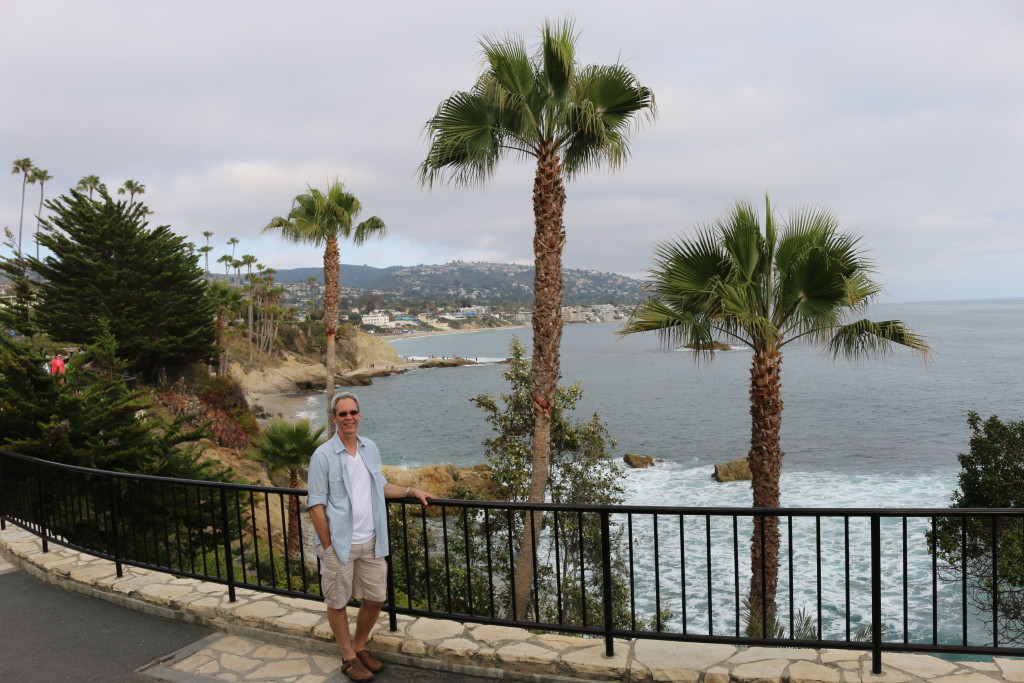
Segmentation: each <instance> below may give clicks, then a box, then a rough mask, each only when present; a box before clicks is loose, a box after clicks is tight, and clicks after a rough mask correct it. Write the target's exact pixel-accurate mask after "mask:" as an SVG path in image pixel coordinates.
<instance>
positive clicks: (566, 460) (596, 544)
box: [470, 338, 628, 623]
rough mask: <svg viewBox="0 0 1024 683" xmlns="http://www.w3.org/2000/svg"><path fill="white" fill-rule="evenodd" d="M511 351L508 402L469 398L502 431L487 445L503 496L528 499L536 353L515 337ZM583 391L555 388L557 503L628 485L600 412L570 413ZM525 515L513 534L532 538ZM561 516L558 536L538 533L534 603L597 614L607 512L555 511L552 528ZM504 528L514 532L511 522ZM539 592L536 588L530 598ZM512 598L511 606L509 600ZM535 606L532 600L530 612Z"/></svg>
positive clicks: (594, 500) (552, 612) (550, 490)
mask: <svg viewBox="0 0 1024 683" xmlns="http://www.w3.org/2000/svg"><path fill="white" fill-rule="evenodd" d="M509 357H510V362H509V365H508V368H507V369H506V370H505V371H504V372H503V373H502V375H503V376H504V377H505V379H506V380H508V382H509V384H510V387H509V391H508V393H506V394H502V396H501V402H502V403H503V404H504V405H501V404H499V402H498V401H497V400H495V398H494V397H493V396H491V395H489V394H481V395H479V396H476V397H475V398H472V399H470V401H471V402H472V403H473V404H474V405H476V406H477V407H478V408H480V409H481V410H482V411H483V412H484V414H485V415H486V419H487V421H488V422H489V423H490V424H491V427H492V429H493V430H494V432H495V436H493V437H490V438H488V439H485V440H484V451H485V452H486V453H487V457H488V460H489V462H490V464H491V467H492V480H493V482H494V483H495V484H496V485H497V486H498V488H499V490H500V491H501V492H502V498H503V499H506V500H509V501H514V502H524V501H527V500H528V499H529V497H530V483H531V476H530V475H531V472H530V469H531V464H532V460H533V450H532V442H533V434H534V432H533V430H534V424H533V423H534V419H535V415H534V411H533V409H532V406H531V401H532V399H531V393H530V361H529V359H527V358H525V349H524V348H523V345H522V344H521V343H520V342H519V339H518V338H513V339H512V342H511V343H510V345H509ZM582 396H583V390H582V389H581V388H580V385H579V383H575V384H573V385H571V386H568V387H566V386H559V387H558V388H557V390H556V392H555V400H554V405H553V409H552V413H551V469H550V472H549V479H548V487H547V497H548V498H549V499H550V501H551V502H553V503H576V504H597V505H617V504H621V503H622V502H623V488H622V485H621V483H620V482H621V479H622V477H623V473H622V471H621V470H620V469H619V468H618V467H617V466H616V465H615V463H614V461H613V460H612V456H611V453H610V451H611V449H612V448H614V447H615V442H614V441H613V440H612V438H611V437H610V436H609V434H608V430H607V429H606V427H605V426H604V424H603V423H602V422H601V420H600V418H599V417H598V416H597V415H596V414H595V415H592V416H591V418H590V419H589V420H588V421H586V422H579V421H576V420H575V419H573V418H572V417H570V415H569V413H571V412H572V411H573V410H574V409H575V407H576V404H577V402H578V401H579V400H580V398H581V397H582ZM520 521H521V523H520V525H519V529H518V530H517V533H516V534H514V538H515V540H516V542H519V543H523V544H529V542H530V540H531V539H530V538H529V537H527V538H523V537H522V536H521V535H520V534H519V533H518V531H521V530H522V529H523V523H525V519H523V517H522V516H520ZM556 524H557V525H558V541H559V542H558V544H554V543H543V542H542V541H541V540H540V539H539V538H538V539H536V541H535V548H534V549H533V550H535V551H536V552H537V553H538V558H537V572H538V576H537V584H538V586H540V588H539V590H538V591H537V597H538V600H537V603H538V604H534V605H532V608H533V609H534V610H535V611H536V612H537V613H539V615H540V616H541V617H542V618H545V619H556V618H557V617H558V611H559V609H561V618H562V619H563V621H565V622H566V623H573V622H574V621H578V622H579V623H582V614H583V611H584V610H586V612H587V613H588V614H590V615H597V614H601V604H602V603H601V598H602V595H603V592H604V589H603V585H602V582H601V572H599V571H592V570H593V569H594V568H596V567H600V566H601V526H600V520H599V517H598V516H597V515H595V514H593V513H587V514H584V515H575V514H571V515H558V516H552V518H551V519H550V520H549V522H548V527H549V531H551V530H553V529H554V525H556ZM503 531H504V532H505V533H507V532H508V530H507V529H504V530H503ZM552 535H553V531H552ZM621 540H622V531H621V529H616V530H613V534H612V557H613V571H612V575H613V577H615V578H614V581H613V592H614V594H615V597H614V603H615V604H616V605H617V606H620V607H621V608H622V609H621V610H619V612H620V615H617V617H616V621H620V616H621V615H624V609H625V606H626V605H627V604H628V599H627V598H626V580H625V576H626V569H625V565H624V563H623V561H622V559H621V554H620V553H619V552H618V548H619V546H620V544H621ZM556 545H557V547H556ZM527 547H529V545H527ZM581 555H582V558H583V566H582V567H581V565H580V559H581ZM497 560H498V563H499V564H501V563H507V562H508V558H507V557H504V556H502V557H500V558H497ZM581 569H583V570H584V571H583V572H582V573H583V574H585V575H586V579H585V580H583V581H581V580H580V576H581ZM556 576H557V577H558V578H559V581H558V582H560V583H561V588H562V594H561V595H558V594H557V592H556V591H555V590H554V587H555V584H556V581H555V577H556ZM533 594H534V591H532V590H531V591H530V602H531V603H532V602H533V600H532V597H533ZM506 598H507V599H509V600H510V598H511V596H510V595H507V596H506ZM584 603H586V605H585V606H584ZM559 604H561V608H559ZM509 605H510V613H511V611H512V610H511V607H512V606H511V603H510V602H509ZM529 611H530V609H529V606H528V608H527V610H526V611H524V612H523V614H527V613H529Z"/></svg>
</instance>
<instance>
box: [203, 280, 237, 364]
mask: <svg viewBox="0 0 1024 683" xmlns="http://www.w3.org/2000/svg"><path fill="white" fill-rule="evenodd" d="M206 295H207V296H208V297H209V298H210V300H211V301H212V302H213V315H214V318H215V320H216V323H217V341H216V343H217V348H218V349H220V353H219V354H218V359H217V375H218V376H219V375H223V374H225V373H226V372H227V365H228V349H227V345H226V344H225V343H224V329H225V328H226V327H227V324H228V321H230V320H234V319H235V318H236V317H237V316H238V311H239V309H240V308H241V307H242V292H241V291H240V290H239V289H238V287H233V286H231V285H230V284H228V282H227V281H226V280H214V281H212V282H211V283H210V286H209V287H208V288H207V289H206Z"/></svg>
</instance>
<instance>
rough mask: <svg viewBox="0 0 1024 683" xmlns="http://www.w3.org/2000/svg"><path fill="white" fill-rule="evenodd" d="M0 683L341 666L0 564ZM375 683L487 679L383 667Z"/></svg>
mask: <svg viewBox="0 0 1024 683" xmlns="http://www.w3.org/2000/svg"><path fill="white" fill-rule="evenodd" d="M0 633H2V634H3V636H2V640H0V648H2V652H3V655H2V659H0V681H2V682H6V681H10V682H12V683H14V682H15V681H17V682H18V683H35V682H37V681H38V682H39V683H52V682H56V681H75V683H79V682H85V681H90V682H92V681H96V682H108V681H109V682H114V681H116V682H118V683H153V681H158V680H160V681H174V682H177V683H203V682H206V683H212V682H214V681H216V682H217V683H221V682H222V681H236V682H247V683H248V682H255V681H274V682H275V683H277V682H288V681H293V682H295V683H300V682H301V683H320V682H324V683H338V682H340V681H347V680H348V677H346V676H345V675H344V674H342V673H340V671H339V668H340V667H341V658H340V657H325V656H322V655H315V654H312V655H311V654H309V653H307V652H303V651H300V650H294V649H287V648H283V647H278V646H276V645H269V644H267V643H264V642H262V641H259V640H252V639H248V638H239V637H236V636H231V635H226V634H224V633H220V632H217V631H212V630H210V629H208V628H206V627H204V626H197V625H195V624H188V623H185V622H182V621H177V620H174V619H165V618H163V617H158V616H153V615H150V614H145V613H143V612H139V611H136V610H132V609H125V608H123V607H119V606H117V605H115V604H112V603H109V602H106V601H104V600H99V599H97V598H93V597H89V596H85V595H80V594H78V593H73V592H71V591H67V590H64V589H63V588H60V587H58V586H54V585H52V584H49V583H44V582H42V581H40V580H38V579H35V578H32V577H30V576H27V575H26V574H24V573H22V572H19V571H17V570H16V569H15V568H14V567H13V566H12V565H11V564H9V563H8V562H7V561H6V560H4V559H3V557H2V556H0ZM374 680H375V681H378V682H379V683H404V682H411V681H417V682H423V683H442V682H443V681H452V682H453V683H478V682H483V681H487V682H488V683H489V682H490V681H492V680H493V679H486V678H479V677H471V676H460V675H458V674H452V673H443V672H435V671H424V670H421V669H415V668H412V667H406V666H398V665H394V664H391V665H388V666H387V668H386V669H385V670H384V671H382V672H381V673H380V674H378V675H377V676H375V677H374Z"/></svg>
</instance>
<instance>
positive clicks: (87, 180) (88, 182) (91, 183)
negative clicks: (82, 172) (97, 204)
mask: <svg viewBox="0 0 1024 683" xmlns="http://www.w3.org/2000/svg"><path fill="white" fill-rule="evenodd" d="M99 186H100V177H99V176H98V175H87V176H83V177H82V179H81V180H79V181H78V185H77V186H76V187H75V189H76V190H78V191H79V192H88V193H89V199H92V191H93V190H95V189H96V188H98V187H99Z"/></svg>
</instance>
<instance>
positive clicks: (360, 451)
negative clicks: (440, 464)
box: [306, 392, 433, 681]
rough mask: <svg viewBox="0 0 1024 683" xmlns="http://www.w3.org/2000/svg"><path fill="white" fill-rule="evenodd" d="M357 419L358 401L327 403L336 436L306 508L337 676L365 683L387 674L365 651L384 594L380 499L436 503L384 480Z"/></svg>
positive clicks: (317, 467) (314, 469)
mask: <svg viewBox="0 0 1024 683" xmlns="http://www.w3.org/2000/svg"><path fill="white" fill-rule="evenodd" d="M359 418H360V414H359V399H357V398H356V396H355V394H351V393H349V392H343V393H340V394H337V395H336V396H335V397H334V400H333V401H331V415H330V419H331V420H332V421H333V422H334V425H335V427H336V428H337V433H336V434H335V435H334V436H333V437H332V438H331V439H329V440H328V441H327V442H326V443H325V444H323V445H322V446H320V447H319V448H317V449H316V451H314V452H313V456H312V458H310V461H309V498H308V500H307V502H306V507H307V508H308V509H309V516H310V518H311V519H312V521H313V528H314V529H315V530H316V536H317V541H316V552H317V556H318V557H319V558H320V577H321V578H320V586H321V589H322V591H323V594H324V601H325V602H326V603H327V621H328V623H329V624H330V625H331V632H332V633H334V639H335V640H336V641H337V643H338V647H340V648H341V656H342V659H343V660H344V664H343V665H342V667H341V670H342V672H344V673H345V675H347V676H348V677H349V678H351V679H352V680H354V681H368V680H370V679H372V678H373V674H374V672H376V671H380V670H381V668H382V667H383V666H384V665H383V663H381V662H380V661H379V660H378V659H376V658H375V657H373V655H371V654H370V653H369V652H368V651H367V650H366V641H367V640H368V639H369V637H370V630H371V629H372V628H373V625H374V624H375V623H376V622H377V617H378V616H379V615H380V609H381V605H383V603H384V600H385V598H386V592H387V562H386V560H385V559H384V558H385V557H386V556H387V554H388V524H387V511H386V509H385V504H384V499H385V498H408V497H410V496H415V497H416V498H418V499H419V500H420V502H421V503H422V504H423V507H427V505H428V503H427V499H428V498H433V496H432V495H430V494H429V493H426V492H424V491H420V490H419V489H414V488H412V487H402V486H396V485H395V484H389V483H388V482H387V480H385V479H384V475H383V473H382V471H381V460H380V451H378V450H377V446H376V444H374V443H373V442H372V441H370V440H369V439H366V438H364V437H361V436H359V434H358V431H359ZM352 597H356V598H361V599H362V601H363V604H362V606H361V607H360V608H359V613H358V614H357V616H356V632H355V637H352V636H351V635H350V633H349V627H348V614H347V612H346V610H345V606H346V605H347V604H348V601H349V599H350V598H352Z"/></svg>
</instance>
